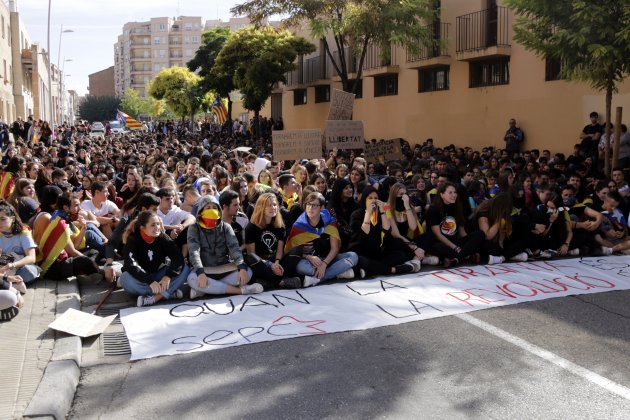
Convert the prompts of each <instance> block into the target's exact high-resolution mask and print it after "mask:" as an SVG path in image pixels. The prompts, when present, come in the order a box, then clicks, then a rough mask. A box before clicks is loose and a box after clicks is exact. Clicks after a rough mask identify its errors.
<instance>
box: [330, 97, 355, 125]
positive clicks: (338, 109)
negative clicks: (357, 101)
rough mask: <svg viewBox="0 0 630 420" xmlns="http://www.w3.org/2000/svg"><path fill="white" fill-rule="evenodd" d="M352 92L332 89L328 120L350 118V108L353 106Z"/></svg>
mask: <svg viewBox="0 0 630 420" xmlns="http://www.w3.org/2000/svg"><path fill="white" fill-rule="evenodd" d="M354 97H355V95H354V93H348V92H344V91H343V90H339V89H333V91H332V97H331V98H330V111H329V112H328V119H329V120H351V119H352V108H353V107H354Z"/></svg>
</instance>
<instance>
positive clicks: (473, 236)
mask: <svg viewBox="0 0 630 420" xmlns="http://www.w3.org/2000/svg"><path fill="white" fill-rule="evenodd" d="M449 240H450V241H451V242H452V243H454V244H455V245H457V246H458V247H460V248H461V251H459V252H456V251H455V250H454V249H452V248H449V247H448V246H446V245H444V244H443V243H442V242H440V241H439V240H438V239H436V240H435V242H434V243H433V245H432V246H431V253H432V254H434V255H437V256H438V257H440V258H457V259H458V260H459V261H462V260H463V259H464V258H466V257H469V256H470V255H472V254H476V253H479V252H480V251H481V248H482V246H483V242H484V241H485V240H486V235H485V234H484V233H483V232H482V231H480V230H478V231H476V232H473V233H470V234H468V235H467V236H464V237H463V238H462V237H460V236H456V237H453V238H449Z"/></svg>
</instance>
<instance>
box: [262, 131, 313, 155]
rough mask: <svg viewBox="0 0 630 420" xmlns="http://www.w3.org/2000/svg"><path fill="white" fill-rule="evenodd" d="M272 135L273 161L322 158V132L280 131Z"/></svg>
mask: <svg viewBox="0 0 630 420" xmlns="http://www.w3.org/2000/svg"><path fill="white" fill-rule="evenodd" d="M272 135H273V140H272V141H273V158H274V160H277V161H280V160H300V159H312V158H321V157H322V130H319V129H312V130H282V131H274V132H273V134H272Z"/></svg>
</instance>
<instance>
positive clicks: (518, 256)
mask: <svg viewBox="0 0 630 420" xmlns="http://www.w3.org/2000/svg"><path fill="white" fill-rule="evenodd" d="M527 258H529V256H528V255H527V252H521V253H520V254H516V255H515V256H513V257H512V258H510V260H512V261H517V262H527Z"/></svg>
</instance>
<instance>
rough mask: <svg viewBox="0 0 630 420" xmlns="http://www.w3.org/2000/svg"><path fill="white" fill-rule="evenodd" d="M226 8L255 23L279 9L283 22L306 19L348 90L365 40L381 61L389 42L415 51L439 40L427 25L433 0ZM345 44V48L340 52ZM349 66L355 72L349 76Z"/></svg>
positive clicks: (282, 2) (264, 0)
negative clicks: (377, 48) (376, 47)
mask: <svg viewBox="0 0 630 420" xmlns="http://www.w3.org/2000/svg"><path fill="white" fill-rule="evenodd" d="M231 11H232V13H234V14H235V15H239V16H241V15H247V16H248V17H249V19H250V20H251V21H252V22H254V23H255V24H260V23H262V22H265V21H266V19H268V18H270V17H272V16H274V15H284V16H286V18H285V20H284V21H283V24H284V25H285V26H286V27H289V28H292V27H300V26H302V25H305V24H308V25H310V31H311V35H312V36H313V38H315V39H321V40H322V42H323V47H324V53H325V55H326V56H327V57H328V58H329V60H330V62H331V64H332V66H333V68H334V71H335V73H336V74H337V75H338V76H339V77H340V79H341V84H342V87H343V90H345V91H346V92H352V93H356V91H357V86H358V81H360V80H361V75H362V73H363V63H364V61H365V57H366V54H367V51H368V48H369V47H370V45H371V44H375V45H378V46H380V47H381V49H380V51H381V55H382V57H381V58H382V59H383V60H384V61H387V57H388V56H390V55H391V45H392V44H396V45H397V44H401V45H405V46H406V47H407V48H408V50H409V51H410V52H413V53H417V52H418V51H419V49H420V48H421V45H433V44H436V43H438V42H439V41H436V40H435V39H433V35H432V31H431V30H430V27H429V24H431V23H433V22H434V21H435V20H436V19H439V9H438V8H437V7H436V2H435V0H405V1H400V0H318V1H313V0H248V1H246V2H245V3H243V4H240V5H237V6H236V7H234V8H232V10H231ZM330 40H332V41H333V42H334V44H333V46H332V47H331V45H330ZM348 48H349V49H350V54H349V55H346V53H345V51H346V49H348ZM350 60H352V61H354V62H355V63H357V64H356V66H354V65H353V63H352V62H351V61H350ZM355 67H356V70H354V68H355ZM355 72H356V77H355V78H354V79H353V80H350V75H351V74H352V73H355Z"/></svg>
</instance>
